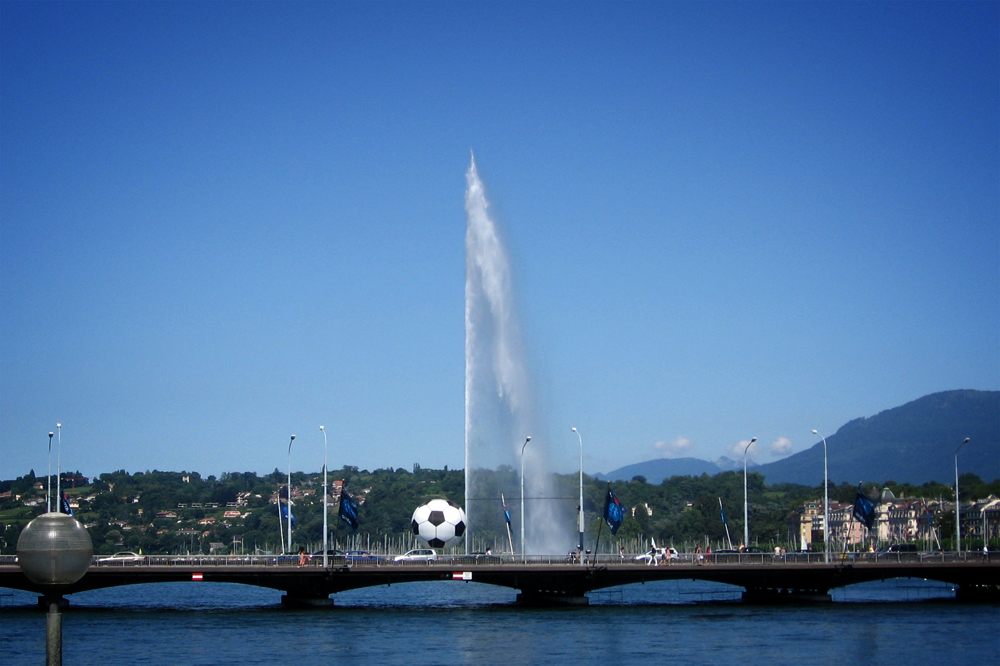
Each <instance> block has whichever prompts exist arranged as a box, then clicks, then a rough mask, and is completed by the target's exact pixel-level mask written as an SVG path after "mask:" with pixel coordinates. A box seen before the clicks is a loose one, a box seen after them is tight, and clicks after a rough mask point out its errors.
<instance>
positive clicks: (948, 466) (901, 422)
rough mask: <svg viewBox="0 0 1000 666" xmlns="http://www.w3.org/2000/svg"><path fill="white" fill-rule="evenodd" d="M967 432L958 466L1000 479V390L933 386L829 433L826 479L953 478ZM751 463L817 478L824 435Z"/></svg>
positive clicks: (663, 474) (620, 474) (610, 477)
mask: <svg viewBox="0 0 1000 666" xmlns="http://www.w3.org/2000/svg"><path fill="white" fill-rule="evenodd" d="M966 437H969V438H971V439H970V441H969V443H968V444H967V445H965V447H964V448H963V449H962V452H961V454H960V455H959V473H960V474H961V473H965V472H972V473H974V474H976V475H978V476H979V477H980V478H981V479H983V480H984V481H994V480H996V479H1000V391H969V390H961V391H944V392H942V393H933V394H931V395H927V396H924V397H923V398H919V399H917V400H914V401H913V402H908V403H906V404H905V405H902V406H900V407H894V408H892V409H887V410H886V411H884V412H881V413H879V414H876V415H875V416H872V417H868V418H859V419H855V420H853V421H850V422H849V423H846V424H844V425H843V426H842V427H841V428H840V429H839V430H837V432H835V433H834V434H832V435H830V436H829V437H827V438H826V443H827V453H828V455H827V464H828V466H829V470H830V481H831V482H833V483H837V484H839V483H842V482H844V481H847V482H849V483H856V482H858V481H872V482H875V483H884V482H885V481H890V480H892V481H896V482H897V483H911V484H921V483H927V482H928V481H939V482H941V483H948V482H949V480H951V482H952V483H954V478H955V449H957V448H958V447H959V445H961V444H962V441H963V440H964V439H965V438H966ZM748 467H749V465H748ZM742 468H743V465H742V463H741V462H737V461H734V460H730V459H729V458H725V457H723V458H720V459H719V460H718V461H716V462H709V461H707V460H698V459H697V458H661V459H659V460H650V461H648V462H643V463H636V464H634V465H626V466H625V467H621V468H619V469H616V470H614V471H611V472H608V473H607V474H596V475H595V476H596V477H597V478H599V479H604V480H607V481H619V480H620V481H628V480H631V479H632V478H633V477H635V476H643V477H645V478H646V480H647V481H648V482H649V483H660V482H662V481H663V480H664V479H667V478H670V477H671V476H700V475H702V474H708V475H710V476H714V475H716V474H718V473H720V472H724V471H727V470H736V469H742ZM753 470H754V471H755V472H759V473H761V474H763V475H764V478H765V479H766V480H767V483H769V484H773V483H798V484H802V485H819V484H820V483H822V482H823V442H822V441H819V442H817V443H816V444H814V445H813V446H812V447H810V448H809V449H806V450H805V451H800V452H799V453H796V454H794V455H791V456H789V457H787V458H784V459H782V460H778V461H776V462H773V463H767V464H765V465H755V466H754V467H753Z"/></svg>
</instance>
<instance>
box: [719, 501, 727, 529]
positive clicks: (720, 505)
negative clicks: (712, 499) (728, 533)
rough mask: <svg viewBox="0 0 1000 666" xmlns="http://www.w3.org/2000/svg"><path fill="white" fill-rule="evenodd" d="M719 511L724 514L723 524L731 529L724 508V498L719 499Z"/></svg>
mask: <svg viewBox="0 0 1000 666" xmlns="http://www.w3.org/2000/svg"><path fill="white" fill-rule="evenodd" d="M719 511H720V512H721V513H722V524H723V525H725V526H726V527H729V523H727V522H726V510H725V509H724V508H722V498H719Z"/></svg>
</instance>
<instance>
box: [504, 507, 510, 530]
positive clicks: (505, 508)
mask: <svg viewBox="0 0 1000 666" xmlns="http://www.w3.org/2000/svg"><path fill="white" fill-rule="evenodd" d="M503 517H504V518H506V519H507V527H510V511H508V510H507V504H506V503H505V504H504V505H503Z"/></svg>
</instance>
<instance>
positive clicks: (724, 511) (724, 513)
mask: <svg viewBox="0 0 1000 666" xmlns="http://www.w3.org/2000/svg"><path fill="white" fill-rule="evenodd" d="M719 511H720V512H722V524H723V525H725V527H726V541H728V542H729V550H732V549H733V540H732V539H731V538H730V537H729V522H728V521H727V520H726V510H725V509H724V508H723V506H722V498H721V497H720V498H719Z"/></svg>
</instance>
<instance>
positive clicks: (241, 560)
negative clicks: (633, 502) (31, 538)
mask: <svg viewBox="0 0 1000 666" xmlns="http://www.w3.org/2000/svg"><path fill="white" fill-rule="evenodd" d="M393 558H394V556H392V555H389V556H377V555H369V556H365V557H359V558H354V557H347V558H345V557H344V556H341V555H338V556H331V557H330V558H329V560H328V564H329V565H330V566H332V567H344V566H349V567H418V566H434V565H446V566H454V567H460V566H471V565H501V566H502V565H505V564H516V565H539V566H542V565H545V566H557V565H561V566H567V565H569V566H579V561H577V560H575V559H573V557H572V556H567V555H528V556H525V557H522V556H521V555H510V554H509V553H503V554H498V555H481V554H480V555H439V556H438V559H437V560H433V561H430V562H414V561H402V562H396V561H394V559H393ZM981 561H983V556H982V553H980V552H979V551H965V552H961V553H956V552H954V551H935V552H924V553H831V554H830V563H831V564H836V565H842V564H859V565H863V564H867V563H878V564H900V563H910V562H925V563H928V564H932V563H955V562H981ZM823 562H824V557H823V553H815V552H809V553H788V554H786V555H783V556H782V555H773V554H770V553H720V554H714V553H713V554H712V555H711V556H708V557H704V556H702V557H701V558H700V559H699V556H698V555H695V554H693V553H681V554H680V555H679V556H677V557H675V558H673V559H671V560H670V561H661V562H660V563H659V566H692V565H707V566H711V565H714V564H719V565H731V564H745V565H755V566H761V565H769V564H782V565H783V564H810V565H816V564H823ZM16 564H17V556H16V555H0V566H4V565H7V566H13V565H16ZM584 564H587V565H594V564H597V565H612V564H613V565H631V566H637V567H638V566H648V565H651V564H652V562H650V563H649V564H648V565H647V561H646V559H644V558H643V557H642V555H641V554H640V555H635V554H626V555H625V556H624V557H622V556H619V555H615V554H602V555H599V556H598V557H597V558H596V560H595V558H593V556H589V559H587V558H585V561H584ZM92 565H93V566H99V567H135V566H157V567H162V566H201V567H209V566H211V567H245V566H256V567H298V566H299V556H298V555H139V556H137V557H135V558H131V557H128V558H115V557H109V556H106V555H103V556H94V559H93V562H92ZM305 566H307V567H322V566H323V558H322V557H320V556H311V557H308V558H307V560H306V564H305Z"/></svg>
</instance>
